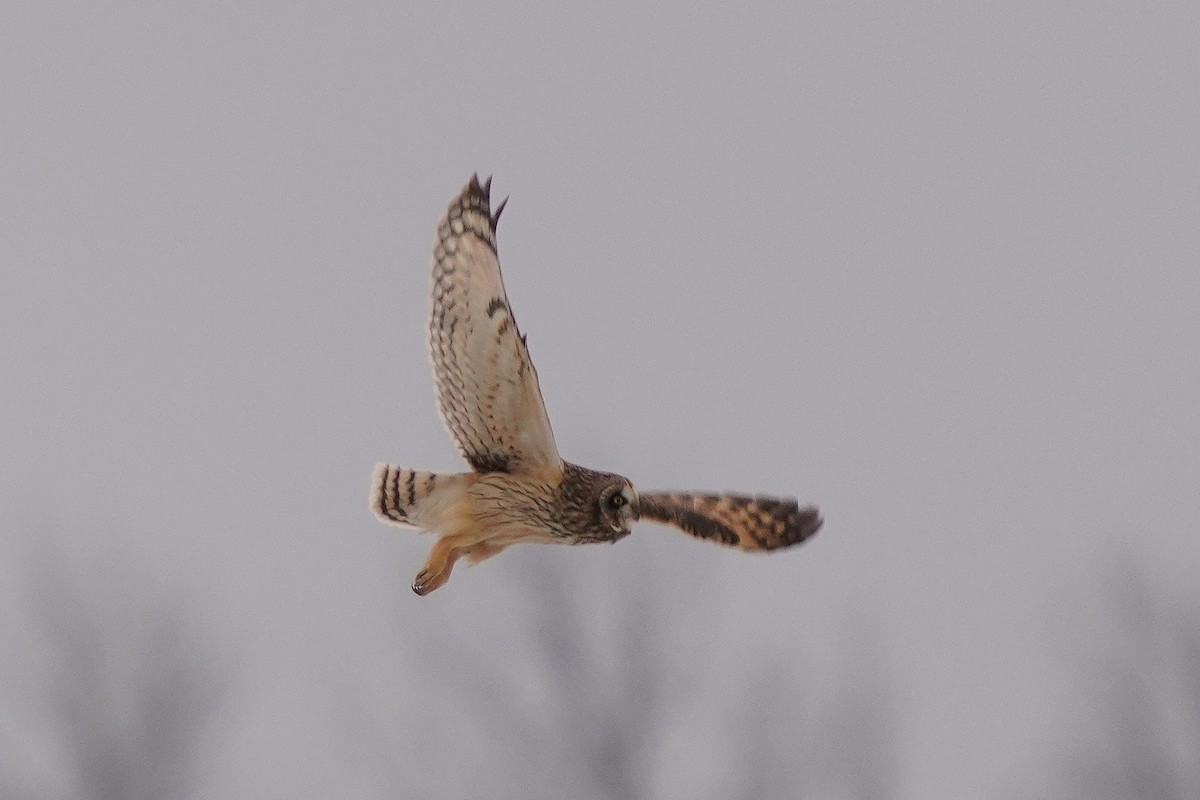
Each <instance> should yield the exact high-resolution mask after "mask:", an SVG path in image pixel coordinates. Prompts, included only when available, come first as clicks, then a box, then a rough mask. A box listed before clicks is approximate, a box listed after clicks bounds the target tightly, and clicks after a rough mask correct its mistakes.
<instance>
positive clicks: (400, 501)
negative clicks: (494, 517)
mask: <svg viewBox="0 0 1200 800" xmlns="http://www.w3.org/2000/svg"><path fill="white" fill-rule="evenodd" d="M464 477H465V476H463V475H456V474H447V473H444V472H441V473H439V472H423V471H421V470H415V469H408V468H407V467H398V466H396V465H395V464H377V465H376V466H375V472H374V473H373V474H372V475H371V500H370V503H371V511H373V512H375V516H376V517H378V518H379V520H380V522H385V523H387V524H389V525H401V526H404V527H411V528H422V529H425V530H430V529H431V528H433V527H435V525H436V524H437V519H438V517H439V516H440V512H441V510H442V509H443V508H445V507H446V505H447V503H448V502H452V501H453V500H455V499H457V498H458V497H459V496H460V492H461V490H462V488H464V480H463V479H464Z"/></svg>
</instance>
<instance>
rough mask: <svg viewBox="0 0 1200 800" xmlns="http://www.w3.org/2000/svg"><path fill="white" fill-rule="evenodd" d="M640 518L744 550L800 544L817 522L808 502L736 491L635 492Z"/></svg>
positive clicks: (817, 527)
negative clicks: (802, 502) (730, 492)
mask: <svg viewBox="0 0 1200 800" xmlns="http://www.w3.org/2000/svg"><path fill="white" fill-rule="evenodd" d="M638 506H639V514H640V519H643V520H650V521H653V522H661V523H664V524H666V525H672V526H674V527H676V528H679V529H680V530H682V531H684V532H685V533H690V534H691V535H692V536H695V537H697V538H699V539H710V540H712V541H714V542H717V543H718V544H724V545H729V546H730V547H740V548H741V549H743V550H776V549H778V548H781V547H791V546H792V545H794V544H800V543H801V542H803V541H804V540H805V539H807V538H809V537H810V536H812V535H813V534H815V533H816V532H817V531H818V530H819V529H820V527H821V523H822V522H823V520H822V519H821V514H820V512H819V511H817V509H816V508H815V507H813V506H805V507H804V508H800V507H799V505H798V504H797V503H796V501H795V500H793V499H791V498H779V497H750V496H746V495H736V494H684V493H680V492H663V493H649V494H646V493H642V494H639V495H638Z"/></svg>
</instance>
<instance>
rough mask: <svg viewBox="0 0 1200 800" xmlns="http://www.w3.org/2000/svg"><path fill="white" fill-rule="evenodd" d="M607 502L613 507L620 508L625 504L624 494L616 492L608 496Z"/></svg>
mask: <svg viewBox="0 0 1200 800" xmlns="http://www.w3.org/2000/svg"><path fill="white" fill-rule="evenodd" d="M608 504H609V505H610V506H612V507H613V508H620V507H621V506H623V505H625V495H623V494H621V493H620V492H617V493H616V494H614V495H613V496H612V497H610V498H608Z"/></svg>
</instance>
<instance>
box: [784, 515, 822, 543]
mask: <svg viewBox="0 0 1200 800" xmlns="http://www.w3.org/2000/svg"><path fill="white" fill-rule="evenodd" d="M824 524H825V518H824V517H822V516H821V512H820V510H819V509H818V508H817V507H816V506H804V507H803V508H797V509H796V510H795V511H793V512H792V513H791V515H790V519H789V520H788V527H789V528H790V529H791V530H792V531H793V532H794V538H792V541H793V543H795V544H799V543H800V542H803V541H805V540H807V539H811V538H812V537H813V536H816V535H817V531H819V530H821V526H822V525H824Z"/></svg>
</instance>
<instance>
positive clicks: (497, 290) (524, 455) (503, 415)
mask: <svg viewBox="0 0 1200 800" xmlns="http://www.w3.org/2000/svg"><path fill="white" fill-rule="evenodd" d="M491 184H492V181H491V179H490V178H489V179H488V180H487V182H485V183H484V184H482V185H480V183H479V178H478V176H472V177H471V180H470V181H468V182H467V185H466V186H465V187H463V190H462V192H460V193H459V195H458V197H456V198H454V200H453V201H451V203H450V206H449V208H448V209H447V210H446V215H445V216H444V217H442V219H441V222H440V223H439V224H438V234H437V243H436V245H435V246H434V251H433V303H432V305H431V307H430V316H429V356H430V360H431V361H432V362H433V378H434V383H435V385H436V387H437V399H438V410H439V411H440V412H441V415H442V421H443V422H445V423H446V429H447V430H449V431H450V435H451V436H452V437H453V438H454V441H455V443H456V444H457V445H458V449H459V452H461V453H462V455H463V457H464V458H465V459H466V460H467V462H468V463H470V465H471V467H472V468H474V469H475V470H476V471H478V472H532V471H547V470H548V471H552V472H561V471H562V468H563V465H562V459H561V458H560V457H559V455H558V448H557V447H555V445H554V432H553V431H552V430H551V428H550V419H549V417H547V415H546V407H545V404H544V403H543V402H542V392H541V388H540V387H539V386H538V378H537V371H536V370H535V369H534V368H533V362H532V361H530V360H529V350H528V349H527V348H526V346H525V337H523V336H522V335H521V333H520V331H519V330H517V323H516V320H514V319H513V314H512V309H511V308H509V305H508V296H507V295H506V293H505V291H504V281H503V280H502V279H501V277H500V260H499V257H498V256H497V254H496V222H497V220H499V219H500V212H501V211H502V210H503V209H504V203H501V204H500V207H499V208H497V209H496V212H495V213H494V214H493V213H492V210H491V200H490V189H491Z"/></svg>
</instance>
